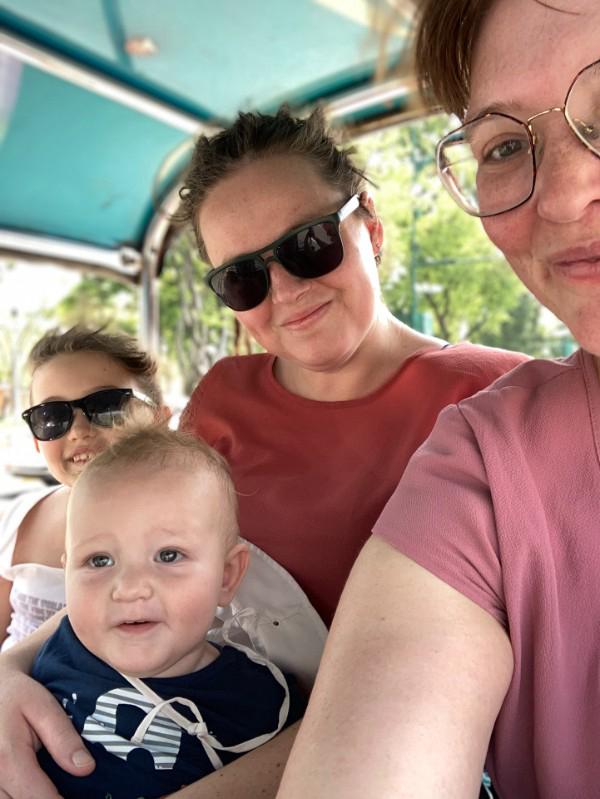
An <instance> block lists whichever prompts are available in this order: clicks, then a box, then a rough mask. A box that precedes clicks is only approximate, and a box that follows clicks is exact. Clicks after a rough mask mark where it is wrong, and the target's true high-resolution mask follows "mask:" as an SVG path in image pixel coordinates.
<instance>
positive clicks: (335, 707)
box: [280, 0, 600, 799]
mask: <svg viewBox="0 0 600 799" xmlns="http://www.w3.org/2000/svg"><path fill="white" fill-rule="evenodd" d="M422 13H423V17H422V22H421V26H420V36H419V40H418V41H419V47H418V63H419V64H420V67H421V74H422V76H423V78H424V80H425V82H426V84H427V85H428V87H429V89H430V91H431V93H432V94H433V96H434V97H436V98H437V100H438V101H439V102H441V103H442V104H443V105H444V106H445V107H446V108H447V110H449V111H454V112H455V113H456V114H458V115H459V116H460V118H461V119H462V120H463V124H462V125H461V126H460V127H459V128H457V129H455V130H453V131H452V132H451V133H449V134H448V135H447V136H446V137H445V138H444V139H443V140H442V141H441V143H440V145H439V147H438V167H439V171H440V175H441V177H442V180H443V181H444V183H445V184H446V186H447V187H448V188H449V190H450V191H451V193H452V195H453V196H454V197H455V199H456V200H457V201H458V202H459V203H460V205H461V206H462V207H463V208H464V210H465V211H467V212H468V213H470V214H473V215H475V216H479V217H481V218H482V221H483V225H484V228H485V230H486V232H487V234H488V235H489V236H490V238H491V239H492V240H493V242H494V243H495V244H496V245H497V246H498V247H499V248H500V249H501V250H502V251H503V252H504V254H505V255H506V257H507V259H508V260H509V262H510V264H511V266H512V267H513V269H514V271H515V272H516V274H517V275H518V276H519V278H520V279H521V280H522V281H523V282H524V283H525V284H526V286H527V287H528V288H529V289H530V290H531V291H532V292H533V293H534V294H535V295H536V297H537V298H538V299H539V300H540V302H542V303H543V304H544V305H545V306H546V307H548V308H550V309H551V310H552V311H553V312H554V313H555V314H557V315H558V316H559V317H560V318H561V319H562V321H563V322H564V323H565V324H566V325H567V326H568V327H569V329H570V331H571V333H572V334H573V336H574V337H575V338H576V339H577V340H578V342H579V343H580V345H581V349H580V350H579V351H578V352H577V353H575V354H574V355H572V356H571V357H570V358H568V359H566V360H564V361H558V362H557V361H553V362H551V361H532V362H530V363H526V364H524V365H522V366H521V367H519V368H518V369H516V370H514V372H512V373H511V374H510V375H507V376H506V377H504V378H502V379H501V380H499V381H497V382H496V384H495V385H494V386H493V387H492V388H491V389H488V390H486V391H483V392H480V393H479V394H478V395H477V396H476V397H472V398H470V399H467V400H465V401H463V402H461V403H460V404H459V406H455V407H451V408H448V409H446V410H445V411H444V412H443V413H442V414H441V415H440V418H439V420H438V422H437V424H436V426H435V428H434V431H433V433H432V435H431V436H430V438H429V440H428V441H427V442H426V443H425V445H424V446H423V447H421V448H420V450H419V452H418V453H417V454H416V455H415V457H414V458H413V459H412V461H411V463H410V464H409V466H408V467H407V470H406V472H405V474H404V477H403V479H402V480H401V482H400V484H399V486H398V489H397V491H396V492H395V494H394V495H393V497H392V498H391V500H390V502H389V503H388V505H387V506H386V509H385V510H384V512H383V515H382V516H381V518H380V519H379V521H378V523H377V525H376V527H375V531H374V532H375V535H374V536H373V537H372V539H371V540H370V541H369V542H368V543H367V544H366V546H365V548H364V549H363V551H362V552H361V555H360V557H359V559H358V560H357V563H356V566H355V568H354V571H353V573H352V575H351V576H350V579H349V581H348V584H347V587H346V589H345V591H344V595H343V596H342V598H341V601H340V606H339V609H338V614H337V616H336V619H335V623H334V631H333V632H332V634H331V636H330V638H329V641H328V644H327V648H326V652H325V655H324V659H323V662H322V665H321V669H320V673H319V677H318V679H317V683H316V686H315V689H314V691H313V693H312V698H311V706H310V707H309V710H308V712H307V716H306V718H305V722H304V724H303V727H302V729H301V732H300V735H299V736H298V740H297V749H296V751H295V752H294V753H293V754H292V756H291V759H290V762H289V766H288V772H287V773H286V776H285V777H284V780H283V784H282V789H281V792H280V796H281V797H282V799H283V797H285V799H297V798H299V797H305V796H310V797H312V799H315V798H316V797H331V796H344V797H348V799H350V798H351V797H363V796H378V797H384V796H385V797H391V796H394V797H405V796H418V797H427V796H434V795H443V796H444V797H461V799H462V798H463V797H465V798H466V797H474V796H476V794H477V785H478V780H479V774H480V770H481V767H482V765H483V761H484V759H485V758H486V756H487V765H488V768H489V771H490V772H491V775H492V778H493V781H494V785H495V786H496V788H497V790H498V793H499V795H500V796H501V797H509V798H512V797H518V798H519V799H542V798H543V799H566V797H569V798H571V797H573V798H574V797H582V798H583V797H592V796H597V795H598V792H599V789H598V785H599V784H600V758H599V757H598V735H599V733H600V683H599V667H600V662H599V655H598V651H599V647H598V619H599V618H600V590H599V589H598V574H599V573H600V545H599V538H598V518H599V499H598V498H599V497H600V446H599V444H600V382H599V378H600V136H599V131H600V102H599V98H600V62H599V61H598V57H599V55H600V50H599V41H600V40H599V33H600V4H598V2H597V0H552V1H551V2H550V0H548V2H546V1H545V0H544V1H543V0H492V2H483V0H445V1H444V2H443V3H440V2H439V0H426V2H424V3H423V10H422ZM340 731H343V733H340ZM382 731H383V734H382ZM490 738H491V739H490ZM342 741H343V743H342ZM365 752H368V761H367V757H366V756H365Z"/></svg>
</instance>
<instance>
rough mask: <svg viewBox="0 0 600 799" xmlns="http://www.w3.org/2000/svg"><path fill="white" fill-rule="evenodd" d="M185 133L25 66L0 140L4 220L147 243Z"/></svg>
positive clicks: (57, 232)
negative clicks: (159, 175) (164, 170)
mask: <svg viewBox="0 0 600 799" xmlns="http://www.w3.org/2000/svg"><path fill="white" fill-rule="evenodd" d="M184 139H185V136H184V135H182V134H181V133H180V132H179V131H176V130H174V129H173V128H170V127H168V126H167V125H162V124H160V123H158V122H157V121H156V120H152V119H150V118H148V117H147V116H145V115H143V114H140V113H136V112H135V111H132V110H131V109H128V108H125V107H124V106H122V105H120V104H118V103H114V102H111V101H109V100H105V99H104V98H102V97H99V96H98V95H96V94H92V93H90V92H86V91H85V90H83V89H80V88H78V87H76V86H73V85H71V84H68V83H65V82H64V81H62V80H58V79H57V78H54V77H52V76H50V75H47V74H45V73H42V72H39V71H38V70H36V69H32V68H30V67H25V68H24V69H23V70H22V72H21V75H20V91H19V94H18V96H17V100H16V103H15V106H14V108H13V111H12V114H11V119H10V124H9V125H8V127H7V129H6V131H5V135H4V138H3V140H2V143H1V144H0V175H2V178H1V181H2V185H3V189H2V191H0V220H1V224H2V226H3V227H8V228H11V229H15V230H19V231H24V232H32V233H39V232H42V233H44V234H46V235H51V236H60V237H64V238H68V239H74V240H78V241H84V242H87V243H94V244H98V245H100V246H108V247H112V246H118V245H119V244H121V243H130V244H132V245H135V246H138V247H139V246H140V245H141V242H142V237H143V232H144V229H145V227H146V224H147V222H148V220H149V218H150V216H151V214H152V211H153V208H152V194H153V181H154V178H155V173H156V169H157V166H159V165H160V164H161V162H162V161H163V159H164V158H165V156H166V154H168V153H169V152H171V151H172V150H173V149H175V148H176V147H177V146H178V145H179V144H180V143H181V142H182V141H183V140H184Z"/></svg>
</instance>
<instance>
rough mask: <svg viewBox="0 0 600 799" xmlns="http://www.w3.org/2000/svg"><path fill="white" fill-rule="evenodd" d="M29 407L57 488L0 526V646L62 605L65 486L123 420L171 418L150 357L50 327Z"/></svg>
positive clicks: (18, 508)
mask: <svg viewBox="0 0 600 799" xmlns="http://www.w3.org/2000/svg"><path fill="white" fill-rule="evenodd" d="M29 366H30V369H31V372H32V378H31V388H30V397H31V401H32V406H31V407H30V408H28V409H27V410H26V411H25V412H24V413H23V419H24V420H25V422H26V423H27V425H28V426H29V429H30V430H31V434H32V436H33V441H34V445H35V447H36V449H37V450H38V451H39V452H41V454H42V455H43V457H44V459H45V461H46V463H47V465H48V469H49V471H50V473H51V474H52V476H53V477H54V478H55V479H56V480H57V481H58V483H59V484H60V485H59V486H53V487H51V488H46V489H44V490H43V491H36V492H31V493H27V494H26V495H24V496H23V497H20V498H18V499H17V500H16V501H15V503H14V504H13V505H12V506H11V507H10V508H9V510H8V511H7V512H6V514H5V515H4V517H3V520H2V525H1V526H0V640H3V645H2V648H3V649H6V648H8V647H10V646H12V644H14V643H16V642H17V641H19V640H21V639H22V638H24V637H25V636H26V635H28V634H29V633H31V632H33V630H35V629H36V628H37V627H38V626H39V625H40V624H41V623H42V622H44V621H45V620H46V619H47V618H49V617H50V616H51V615H53V614H54V613H55V612H56V611H58V610H60V609H61V608H62V607H63V606H64V603H65V598H64V573H63V569H62V568H61V565H60V557H61V553H62V551H63V547H64V535H65V525H66V505H67V499H68V496H69V489H70V486H71V485H72V484H73V482H74V480H75V479H76V478H77V477H78V475H79V474H80V473H81V472H82V471H83V469H84V468H85V466H86V464H87V463H88V462H89V461H90V460H92V458H94V457H95V456H96V455H98V454H99V453H100V452H102V451H103V450H104V449H106V447H107V446H108V445H109V444H111V443H112V442H113V441H115V440H116V439H117V438H118V437H119V436H121V435H122V434H123V430H124V429H125V426H126V423H127V422H129V421H131V420H132V419H135V420H136V421H137V422H138V423H144V422H152V421H153V420H155V419H157V418H164V417H166V416H168V412H167V411H166V409H165V408H164V407H162V396H161V391H160V388H159V385H158V380H157V367H156V364H155V362H154V360H153V359H152V358H151V357H150V356H149V355H148V354H147V353H145V352H143V351H142V350H140V349H139V347H138V345H137V343H136V341H135V340H134V339H132V338H129V337H128V336H124V335H113V334H109V333H105V332H101V331H96V330H90V329H87V328H84V327H79V326H78V327H74V328H71V329H70V330H68V331H66V332H64V333H61V332H59V331H57V330H52V331H50V332H49V333H47V334H46V335H44V336H43V337H42V338H41V339H40V340H39V341H38V342H37V344H35V345H34V347H33V349H32V351H31V353H30V356H29Z"/></svg>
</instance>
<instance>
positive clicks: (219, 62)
mask: <svg viewBox="0 0 600 799" xmlns="http://www.w3.org/2000/svg"><path fill="white" fill-rule="evenodd" d="M378 2H379V0H219V2H215V0H170V1H169V2H166V0H53V1H52V2H48V0H0V27H2V28H3V29H4V30H5V31H7V32H8V33H12V34H15V35H18V36H20V37H22V38H24V39H25V40H27V41H29V42H31V43H33V44H35V45H37V46H41V47H44V48H46V49H48V50H50V51H52V52H53V53H55V54H59V55H62V56H66V57H67V58H70V59H73V60H74V61H75V62H77V63H79V64H82V65H83V66H86V67H90V68H92V69H94V70H97V71H98V72H100V73H101V74H104V75H106V76H108V77H109V78H114V79H117V80H118V81H120V82H122V83H123V84H126V85H128V86H131V87H132V88H134V89H137V90H141V91H143V92H145V93H146V94H147V95H149V96H151V97H154V98H156V99H158V100H161V101H163V102H166V103H168V104H169V105H171V106H172V107H174V108H177V109H179V110H181V111H184V112H187V113H192V114H193V115H194V116H195V117H197V118H198V120H201V121H206V122H209V123H213V124H223V123H226V122H227V121H229V120H231V119H232V118H233V117H234V116H235V114H236V112H237V111H238V110H240V109H258V110H264V111H272V110H274V109H276V108H277V107H278V106H279V104H280V103H281V102H283V101H287V102H289V103H290V104H291V105H292V106H293V107H298V108H300V107H304V106H305V105H306V104H308V103H312V102H314V101H316V100H318V99H320V98H333V97H335V96H336V95H338V94H339V93H340V92H343V91H347V90H348V89H350V88H359V87H361V86H366V85H368V84H369V82H370V81H371V78H372V74H373V69H374V65H375V60H376V56H377V47H378V42H377V39H376V36H375V35H374V33H373V32H372V30H371V27H370V24H369V15H370V13H372V12H373V11H374V9H375V8H376V6H377V4H378ZM132 36H147V37H150V38H151V39H152V40H153V41H154V42H155V43H156V45H157V48H158V50H157V52H156V54H155V55H154V56H151V57H148V58H142V57H136V56H132V55H130V54H127V53H126V52H125V41H126V39H127V38H128V37H132ZM404 43H405V41H404V36H403V35H402V31H401V32H400V33H399V34H398V35H397V36H396V37H392V43H391V46H390V48H389V50H390V59H391V60H392V61H393V60H394V59H396V58H398V57H399V56H400V55H401V52H402V48H403V46H404ZM396 103H397V104H400V105H401V104H402V100H401V99H400V100H398V101H396ZM380 111H381V109H374V110H373V111H372V112H371V113H379V112H380ZM361 116H363V114H362V113H361V112H358V113H355V115H354V119H357V118H361ZM185 138H186V134H184V133H182V132H181V131H180V130H178V129H176V128H174V127H170V126H169V125H168V124H165V123H164V122H160V121H158V120H157V119H153V118H151V117H149V116H146V115H144V114H143V113H140V112H137V111H133V110H131V109H129V108H127V107H125V106H123V105H121V104H119V103H117V102H115V101H111V100H108V99H106V98H103V97H101V96H99V95H97V94H93V93H92V92H89V91H86V90H84V89H81V88H78V87H77V86H75V85H73V84H70V83H67V82H65V81H63V80H61V79H59V78H57V77H53V76H50V75H48V74H46V73H43V72H40V71H39V70H38V69H37V68H34V67H30V66H23V67H22V68H21V70H20V71H19V70H15V67H14V63H12V64H11V62H10V60H7V59H6V57H4V58H3V59H2V60H0V184H1V190H0V227H5V228H9V229H16V230H21V231H29V232H34V233H40V234H45V235H52V236H58V237H64V238H69V239H72V240H75V241H83V242H87V243H92V244H98V245H101V246H109V247H113V246H115V247H116V246H118V245H120V244H122V243H129V244H132V245H134V246H136V247H138V248H139V247H140V246H141V243H142V241H143V236H144V231H145V229H146V226H147V224H148V221H149V219H150V217H151V215H152V212H153V197H152V194H153V190H154V188H155V184H156V181H157V176H158V175H159V174H160V173H161V165H163V164H164V163H165V162H166V161H167V160H168V158H169V156H170V154H171V153H173V152H174V151H175V150H176V148H178V147H180V146H181V144H182V143H183V142H184V141H185ZM162 177H163V180H162V183H161V191H159V195H160V194H161V192H162V191H164V190H166V189H167V188H168V187H169V185H170V184H172V182H173V179H174V172H173V170H171V173H170V174H168V175H167V177H166V179H164V178H165V176H164V175H162ZM156 199H158V198H156Z"/></svg>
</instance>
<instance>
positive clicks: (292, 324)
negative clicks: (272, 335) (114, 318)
mask: <svg viewBox="0 0 600 799" xmlns="http://www.w3.org/2000/svg"><path fill="white" fill-rule="evenodd" d="M330 305H331V302H330V301H327V302H322V303H319V304H318V305H313V306H311V307H309V308H303V309H302V310H300V311H299V310H296V311H294V313H293V315H291V316H290V317H289V318H288V319H285V320H284V321H283V322H282V323H281V327H285V328H288V329H289V330H298V329H301V328H303V327H308V326H309V325H310V324H312V323H313V322H315V321H317V319H320V318H321V317H322V316H324V315H325V314H326V313H327V311H328V310H329V307H330Z"/></svg>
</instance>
